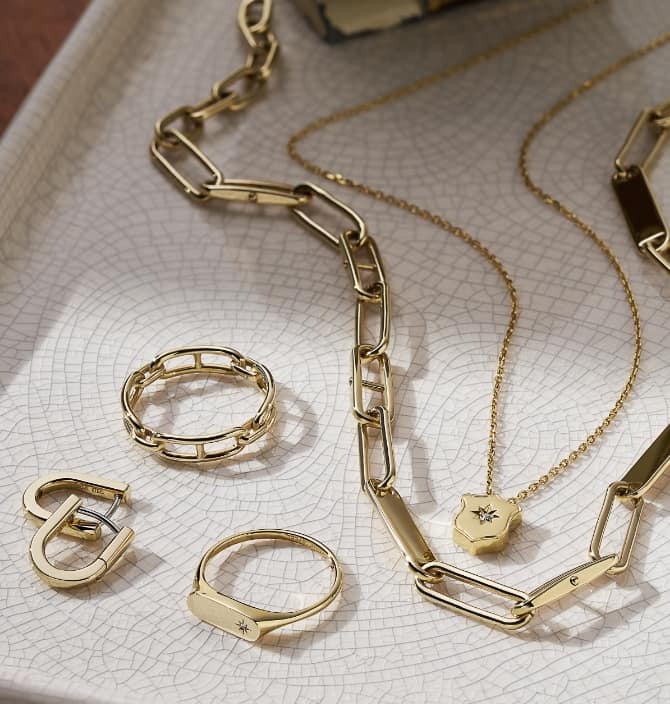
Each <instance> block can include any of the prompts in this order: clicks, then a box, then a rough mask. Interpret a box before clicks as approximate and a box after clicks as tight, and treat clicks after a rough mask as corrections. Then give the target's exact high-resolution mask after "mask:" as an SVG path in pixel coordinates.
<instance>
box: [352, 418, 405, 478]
mask: <svg viewBox="0 0 670 704" xmlns="http://www.w3.org/2000/svg"><path fill="white" fill-rule="evenodd" d="M372 412H373V414H376V415H377V416H378V417H379V428H377V429H378V430H379V431H380V436H381V437H380V441H381V449H382V458H383V460H384V476H383V477H382V478H381V479H376V478H374V477H373V476H372V475H371V473H370V438H369V436H368V431H369V429H370V427H371V424H369V423H359V424H358V443H359V445H358V452H359V460H360V470H361V484H362V486H363V489H366V488H367V485H368V482H369V481H370V480H374V482H375V488H376V489H377V490H378V491H380V492H384V491H387V490H388V489H390V488H391V487H392V486H393V484H394V482H395V477H396V464H395V453H394V451H393V434H392V431H391V418H390V416H389V413H388V411H387V410H386V408H384V406H376V407H375V408H373V409H372ZM372 427H376V426H374V425H373V426H372Z"/></svg>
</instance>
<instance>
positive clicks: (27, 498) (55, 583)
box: [23, 472, 135, 589]
mask: <svg viewBox="0 0 670 704" xmlns="http://www.w3.org/2000/svg"><path fill="white" fill-rule="evenodd" d="M71 485H74V486H76V488H78V489H80V490H81V491H84V492H86V493H88V494H92V495H94V496H104V497H105V498H110V499H112V500H113V503H112V505H111V507H110V509H109V510H108V511H107V513H106V514H102V513H99V512H98V511H94V510H93V509H89V508H85V507H83V506H82V500H81V499H80V498H79V497H78V496H76V495H75V494H71V495H70V496H69V497H68V498H67V499H66V500H65V501H64V502H63V503H62V504H61V505H60V506H59V507H58V508H57V509H56V510H55V511H54V512H53V513H49V511H47V510H46V509H44V508H43V507H42V506H40V505H39V504H38V501H37V500H38V498H39V497H40V496H41V495H42V494H43V493H45V492H47V491H55V490H56V489H61V488H64V487H67V486H71ZM129 496H130V487H129V486H128V485H127V484H122V483H121V482H114V481H107V480H105V479H101V478H99V477H95V476H93V475H87V474H80V473H77V472H72V473H68V474H57V473H54V474H49V475H47V476H46V477H45V478H43V479H39V480H36V481H35V482H33V483H32V484H31V485H30V486H29V487H28V488H27V489H26V491H25V492H24V495H23V507H24V510H25V511H26V513H27V515H29V516H30V517H31V518H33V519H35V520H37V521H39V522H43V525H42V526H41V527H40V528H39V530H38V531H37V533H35V535H34V536H33V539H32V540H31V542H30V561H31V563H32V566H33V568H34V570H35V572H36V573H37V575H38V576H39V577H40V578H41V579H43V580H44V581H45V582H46V583H47V584H48V585H49V586H51V587H58V588H61V589H68V588H71V587H79V586H82V585H84V584H90V583H91V582H94V581H96V580H97V579H100V577H102V576H103V575H104V574H106V573H107V572H108V571H109V570H110V569H111V568H112V566H113V565H114V564H115V563H116V562H117V561H118V559H119V558H120V557H121V556H122V555H123V553H124V552H125V551H126V549H127V548H128V546H129V545H130V543H131V542H132V541H133V538H134V537H135V532H134V531H133V530H132V529H131V528H128V527H125V526H124V527H122V528H119V527H118V526H117V525H116V524H115V523H114V522H113V521H112V519H111V515H112V513H113V512H114V511H115V510H116V508H117V507H118V506H119V504H120V503H121V501H127V500H128V498H129ZM76 513H81V514H84V515H87V516H90V517H92V518H95V519H97V520H96V521H85V520H83V519H78V518H77V517H76V516H75V514H76ZM103 523H104V524H105V525H106V526H108V527H109V528H110V529H111V530H112V531H113V532H114V533H115V534H116V535H115V537H114V538H113V539H112V541H111V542H110V543H109V545H107V547H106V548H105V549H104V550H103V551H102V552H101V553H100V554H99V555H98V556H97V557H96V558H95V559H94V560H93V562H91V563H90V564H88V565H86V566H85V567H81V568H79V569H74V570H68V569H62V568H58V567H55V566H54V565H53V564H52V563H51V562H50V561H49V559H48V558H47V556H46V546H47V543H48V542H49V541H50V540H51V539H52V538H54V537H55V536H56V535H57V534H58V533H60V532H63V533H66V534H68V535H73V536H76V537H81V538H83V539H86V540H89V539H92V538H96V537H99V536H100V526H101V524H103Z"/></svg>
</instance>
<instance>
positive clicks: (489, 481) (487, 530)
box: [288, 0, 644, 554]
mask: <svg viewBox="0 0 670 704" xmlns="http://www.w3.org/2000/svg"><path fill="white" fill-rule="evenodd" d="M602 1H603V0H586V2H582V3H579V4H577V5H575V6H574V7H572V8H570V9H568V10H567V11H565V12H563V13H562V14H559V15H557V16H556V17H554V18H551V19H550V20H548V21H546V22H544V23H542V24H539V25H538V26H536V27H534V28H532V29H530V30H528V31H527V32H523V33H521V34H519V35H517V36H515V37H512V38H511V39H507V40H505V41H503V42H500V43H499V44H497V45H495V46H494V47H492V48H491V49H488V50H486V51H484V52H481V53H480V54H476V55H475V56H472V57H470V58H469V59H466V60H465V61H463V62H462V63H460V64H456V65H454V66H450V67H449V68H446V69H444V70H441V71H438V72H437V73H434V74H431V75H428V76H425V77H424V78H421V79H419V80H418V81H415V82H413V83H409V84H407V85H404V86H401V87H400V88H396V89H394V90H392V91H391V92H390V93H386V94H384V95H381V96H377V97H374V98H372V99H371V100H367V101H365V102H362V103H360V104H358V105H354V106H351V107H348V108H345V109H343V110H339V111H337V112H334V113H332V114H331V115H327V116H325V117H321V118H319V119H317V120H315V121H313V122H310V123H309V124H307V125H306V126H304V127H303V128H301V129H300V130H298V131H297V132H296V133H294V134H293V135H292V136H291V137H290V138H289V141H288V153H289V155H290V157H291V158H292V159H293V160H294V161H296V162H297V163H299V164H300V165H302V166H303V167H304V168H305V169H307V170H308V171H310V172H311V173H313V174H317V175H318V176H321V177H323V178H326V179H328V180H329V181H333V182H334V183H337V184H338V185H340V186H344V187H347V188H351V189H353V190H355V191H357V192H358V193H361V194H363V195H366V196H369V197H371V198H374V199H375V200H378V201H382V202H384V203H387V204H388V205H391V206H393V207H396V208H399V209H401V210H404V211H406V212H408V213H410V214H411V215H414V216H416V217H418V218H421V219H422V220H425V221H427V222H428V223H431V224H433V225H436V226H437V227H439V228H440V229H442V230H444V231H445V232H448V233H449V234H451V235H453V236H455V237H457V238H458V239H461V240H463V241H464V242H465V243H466V244H467V245H468V246H469V247H471V248H472V249H474V250H475V252H477V254H479V255H480V256H482V257H483V258H484V259H485V260H486V261H487V263H488V264H490V265H491V266H492V267H493V269H494V270H495V271H496V272H497V273H498V275H499V276H500V277H501V278H502V280H503V282H504V284H505V286H506V288H507V292H508V295H509V298H510V303H511V307H510V316H509V320H508V323H507V328H506V331H505V335H504V337H503V340H502V345H501V347H500V352H499V354H498V363H497V367H496V372H495V377H494V380H493V390H492V394H491V409H490V414H489V435H488V448H487V456H486V490H485V493H483V494H481V493H472V494H466V495H465V496H464V497H463V498H462V499H461V505H460V509H459V512H458V514H457V515H456V517H455V519H454V527H453V537H454V541H455V542H456V544H457V545H459V546H460V547H462V548H464V549H466V550H468V551H469V552H471V553H473V554H478V553H483V552H492V551H499V550H502V549H504V547H505V546H506V544H507V542H508V539H509V534H510V531H511V530H512V529H513V528H515V527H516V526H518V525H519V524H520V523H521V507H520V504H521V502H522V501H525V500H526V499H527V498H528V497H529V496H531V495H532V494H535V493H536V492H538V491H540V490H541V489H542V488H544V487H545V486H547V485H548V484H549V483H550V482H552V481H553V480H554V479H556V477H558V476H559V475H561V474H563V473H564V472H565V471H566V470H567V469H568V468H569V467H570V466H571V465H573V464H574V463H575V462H576V460H577V459H579V458H580V457H581V456H582V455H584V454H585V453H586V452H587V451H588V450H589V448H590V447H591V446H592V445H594V444H595V443H596V442H597V441H598V439H599V438H600V437H601V436H602V435H603V433H604V432H605V430H606V429H607V428H608V427H609V425H610V424H611V422H612V421H613V420H614V418H616V416H617V414H618V412H619V411H620V410H621V408H622V407H623V404H624V402H625V401H626V399H627V398H628V396H629V394H630V391H631V389H632V387H633V383H634V381H635V378H636V377H637V372H638V368H639V362H640V354H641V351H642V337H641V333H640V317H639V313H638V309H637V304H636V302H635V298H634V297H633V292H632V289H631V286H630V283H629V281H628V278H627V276H626V274H625V272H624V271H623V269H622V267H621V265H620V264H619V262H618V260H617V258H616V256H615V254H614V252H613V251H612V250H611V249H610V247H609V246H608V245H607V244H606V242H605V241H604V240H603V239H602V238H601V237H600V236H599V235H598V234H597V233H596V232H595V231H594V230H593V228H592V227H591V226H590V225H588V224H587V223H586V222H584V221H583V220H582V219H581V218H580V217H579V216H578V215H576V214H575V213H574V212H573V211H572V210H571V209H570V208H569V207H568V206H566V205H565V204H563V203H562V202H561V201H559V200H558V199H557V198H554V197H553V196H551V195H550V194H549V193H547V192H545V191H544V190H543V189H542V188H541V187H540V186H538V185H537V184H536V183H535V182H534V180H533V179H532V177H531V176H530V172H529V170H528V151H529V149H530V147H531V144H532V142H533V141H534V139H535V138H536V137H537V135H538V134H539V133H540V132H541V130H542V129H543V128H544V127H546V125H547V124H549V122H550V121H551V120H552V119H553V118H554V117H555V116H556V115H557V114H558V113H559V112H561V111H562V110H563V109H564V108H565V107H567V106H568V105H570V104H571V103H572V102H573V101H574V100H575V99H576V98H577V97H578V96H580V95H581V94H583V93H584V92H586V91H587V90H589V89H590V88H592V87H593V85H595V84H597V83H598V82H600V81H601V80H602V79H603V78H604V77H606V76H601V75H600V74H599V75H598V76H595V77H593V78H592V79H590V80H587V81H585V82H584V83H583V84H582V85H580V86H579V87H578V88H577V89H575V90H574V91H572V92H571V93H569V94H568V95H567V96H566V97H565V98H563V99H562V100H560V101H559V102H558V103H556V105H554V106H553V107H552V108H551V109H550V110H548V111H547V112H545V113H544V114H543V115H542V116H541V117H540V118H539V119H538V120H537V121H536V122H535V123H534V124H533V125H532V127H531V128H530V130H529V131H528V132H527V134H526V136H525V138H524V140H523V143H522V146H521V150H520V153H519V166H520V170H521V174H522V177H523V181H524V184H525V185H526V187H527V188H528V190H529V191H530V192H531V193H533V195H535V196H537V197H538V198H539V199H540V200H542V201H543V202H544V203H546V204H547V205H550V206H551V207H553V208H555V209H556V210H557V211H558V213H559V214H560V215H561V216H563V217H564V218H566V219H567V220H568V221H570V222H571V223H572V224H573V225H575V226H576V227H577V228H578V229H579V230H580V231H581V232H582V233H583V234H584V235H585V236H586V237H588V238H589V239H590V240H591V241H592V242H593V243H594V244H595V245H596V246H597V247H598V248H599V249H600V251H601V252H602V253H603V254H604V255H605V257H606V258H607V260H608V261H609V263H610V264H611V266H612V268H613V270H614V272H615V273H616V275H617V277H618V279H619V281H620V283H621V285H622V287H623V290H624V293H625V296H626V300H627V301H628V305H629V308H630V313H631V320H632V327H633V335H634V339H635V347H634V350H633V355H632V361H631V365H630V369H629V372H628V376H627V378H626V380H625V383H624V385H623V388H622V391H621V392H620V394H619V395H618V397H617V399H616V401H615V402H614V405H613V406H612V407H611V408H610V410H609V411H608V413H607V415H606V416H605V417H604V418H603V420H602V421H601V422H600V424H599V425H598V426H597V427H595V428H594V429H593V430H592V431H591V432H590V433H589V434H588V435H587V436H586V437H585V438H584V440H583V441H582V442H581V443H580V444H579V445H578V446H577V447H576V448H575V449H574V450H571V451H570V452H569V453H568V454H567V455H566V456H565V457H563V458H562V459H560V460H559V461H557V462H556V464H554V465H553V466H552V467H551V468H550V469H549V470H548V471H547V472H546V473H545V474H543V475H541V476H540V477H538V478H537V479H536V480H535V481H533V482H531V483H530V484H529V485H528V486H527V487H526V488H525V489H522V490H521V491H519V492H518V493H517V494H516V495H515V496H512V497H509V498H503V497H502V496H500V495H498V494H496V493H494V485H493V479H494V470H495V462H496V443H497V434H498V419H499V414H500V408H499V407H500V393H501V389H502V383H503V378H504V374H505V364H506V361H507V356H508V353H509V348H510V344H511V340H512V336H513V334H514V330H515V328H516V322H517V318H518V313H519V303H518V296H517V292H516V289H515V287H514V283H513V282H512V278H511V277H510V275H509V273H508V272H507V271H506V269H505V268H504V266H503V264H502V263H501V261H500V260H499V259H498V258H497V257H496V256H495V255H494V254H493V253H492V252H491V251H490V250H489V249H488V248H487V247H486V246H485V245H483V244H482V243H481V242H480V241H479V240H478V239H476V238H475V237H474V236H473V235H471V234H470V233H469V232H467V231H466V230H464V229H463V228H462V227H459V226H458V225H455V224H454V223H452V222H450V221H449V220H447V219H446V218H444V217H443V216H442V215H440V214H438V213H435V212H432V211H430V210H428V209H427V208H424V207H422V206H421V205H419V204H417V203H414V202H412V201H409V200H406V199H405V198H403V197H401V196H398V195H395V194H393V193H389V192H388V191H384V190H382V189H381V188H376V187H374V186H371V185H369V184H366V183H363V182H362V181H359V180H357V179H355V178H352V177H350V176H346V175H344V174H342V173H338V172H336V171H333V170H332V169H328V168H325V167H322V166H320V165H319V164H317V163H315V162H314V161H312V160H311V159H309V158H307V157H305V156H304V155H303V154H302V153H301V152H300V150H299V148H298V145H299V144H300V142H302V141H303V140H304V139H305V138H306V137H309V136H311V135H314V134H315V133H316V132H319V131H320V130H322V129H323V128H325V127H327V126H329V125H333V124H336V123H340V122H344V121H346V120H348V119H351V118H352V117H358V116H360V115H362V114H365V113H367V112H370V111H372V110H375V109H377V108H380V107H383V106H385V105H388V104H390V103H393V102H395V101H397V100H400V99H403V98H408V97H411V96H413V95H414V94H416V93H417V92H418V91H420V90H422V89H424V88H427V87H429V86H433V85H435V84H437V83H440V82H442V81H445V80H447V79H449V78H451V77H453V76H456V75H458V74H461V73H463V72H465V71H467V70H468V69H470V68H473V67H475V66H478V65H480V64H482V63H484V62H486V61H489V60H491V59H493V58H495V57H497V56H500V55H501V54H503V53H505V52H506V51H508V50H509V49H512V48H514V47H517V46H519V45H521V44H522V43H524V42H527V41H529V40H530V39H533V38H536V37H538V36H540V35H541V34H543V33H545V32H548V31H549V30H551V29H554V28H555V27H557V26H558V25H560V24H562V23H564V22H566V21H567V20H569V19H571V18H573V17H575V16H577V15H579V14H580V13H583V12H584V11H586V10H587V9H589V8H591V7H593V6H594V5H597V4H599V3H600V2H602ZM642 51H643V52H644V50H642ZM628 61H629V59H627V58H624V59H623V60H622V65H624V64H625V63H628ZM614 70H616V69H614ZM612 72H613V71H612Z"/></svg>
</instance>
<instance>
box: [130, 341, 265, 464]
mask: <svg viewBox="0 0 670 704" xmlns="http://www.w3.org/2000/svg"><path fill="white" fill-rule="evenodd" d="M184 357H185V358H187V359H186V360H180V361H179V362H177V363H175V362H174V360H179V359H180V358H184ZM188 358H190V361H189V359H188ZM221 358H223V359H224V360H227V362H226V363H222V362H220V361H219V360H220V359H221ZM192 374H217V375H219V376H238V377H242V378H243V379H247V380H252V381H253V383H255V384H256V386H258V388H259V389H260V390H261V391H262V392H264V394H265V398H264V399H263V402H262V403H261V405H260V407H259V409H258V411H257V413H256V414H255V415H254V416H253V417H252V418H249V419H248V420H246V421H244V422H243V423H240V425H237V426H234V427H232V428H228V429H226V430H223V431H221V432H218V433H212V434H210V435H192V436H188V435H172V434H168V433H161V432H159V431H157V430H153V429H152V428H149V427H147V426H146V425H144V423H143V422H142V420H141V419H140V418H139V416H138V415H137V413H136V412H135V408H136V406H137V404H138V402H139V400H140V398H141V396H142V394H143V393H144V390H145V389H146V388H147V386H149V385H151V384H153V383H154V382H155V381H158V380H159V379H173V378H175V377H181V376H188V375H192ZM275 394H276V389H275V382H274V379H273V378H272V374H270V371H269V369H268V368H267V367H266V366H265V365H263V364H261V363H260V362H256V361H255V360H253V359H249V358H248V357H245V356H244V355H242V354H240V353H239V352H238V351H237V350H234V349H232V348H230V347H182V348H180V349H176V350H171V351H169V352H165V353H164V354H161V355H159V356H158V357H154V359H152V360H151V362H149V363H148V364H145V365H144V366H143V367H141V368H140V369H138V370H137V371H134V372H132V373H131V374H130V375H129V376H128V378H127V379H126V381H125V382H124V384H123V391H122V392H121V406H122V408H123V422H124V425H125V426H126V430H127V431H128V434H129V435H130V437H131V438H132V439H133V440H134V441H135V442H136V443H137V444H138V445H141V446H142V447H144V448H147V449H149V450H151V451H152V452H155V453H156V454H158V455H160V456H161V457H164V458H165V459H169V460H177V461H179V462H212V461H215V460H223V459H226V458H228V457H232V456H233V455H236V454H237V453H238V452H241V451H242V450H243V449H244V448H245V447H246V446H247V445H250V444H251V443H252V442H254V441H256V440H258V439H259V438H260V437H262V436H263V435H265V433H267V432H268V430H269V429H270V428H271V427H272V424H273V423H274V421H275V417H276V406H275ZM189 445H190V446H192V448H193V450H192V451H188V450H182V447H184V446H189Z"/></svg>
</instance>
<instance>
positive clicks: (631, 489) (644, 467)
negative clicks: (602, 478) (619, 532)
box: [621, 425, 670, 499]
mask: <svg viewBox="0 0 670 704" xmlns="http://www.w3.org/2000/svg"><path fill="white" fill-rule="evenodd" d="M669 467H670V425H667V426H666V427H665V429H664V430H663V432H662V433H661V434H660V435H659V436H658V437H657V438H656V440H654V442H652V444H651V445H650V446H649V447H648V448H647V449H646V450H645V451H644V452H643V453H642V455H641V457H640V458H639V459H638V460H637V461H636V462H635V463H634V464H633V466H632V467H631V468H630V469H629V470H628V471H627V472H626V474H625V475H624V476H623V478H622V479H621V483H622V484H624V485H626V493H625V497H624V498H627V499H641V498H642V497H643V496H644V495H645V494H646V493H647V492H648V491H649V490H650V489H651V488H652V487H653V486H654V484H655V483H656V482H657V481H658V480H659V479H660V478H661V476H663V474H664V473H665V472H666V471H667V470H668V468H669Z"/></svg>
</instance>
